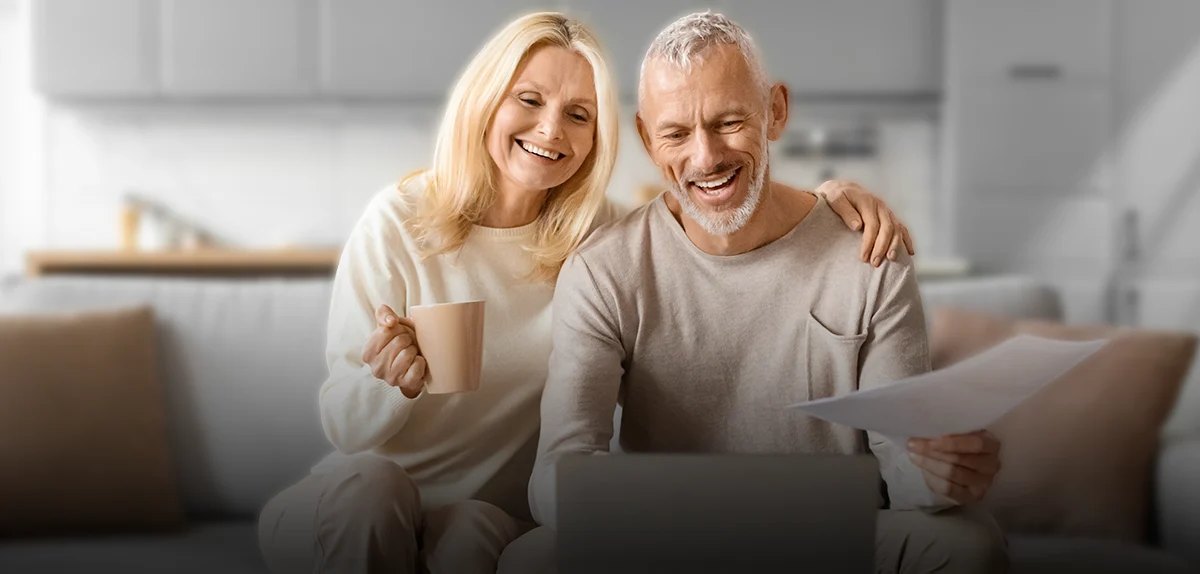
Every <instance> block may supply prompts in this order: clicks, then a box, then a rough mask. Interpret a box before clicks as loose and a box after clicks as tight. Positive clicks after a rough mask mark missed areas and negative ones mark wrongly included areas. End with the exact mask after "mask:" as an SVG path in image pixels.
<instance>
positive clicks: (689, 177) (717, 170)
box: [683, 162, 742, 183]
mask: <svg viewBox="0 0 1200 574" xmlns="http://www.w3.org/2000/svg"><path fill="white" fill-rule="evenodd" d="M737 167H742V162H722V163H719V164H717V167H714V168H712V169H711V170H709V171H699V170H693V171H688V172H685V173H684V174H683V181H684V183H690V182H693V181H697V180H700V181H703V180H706V179H713V178H714V177H716V176H718V175H721V174H723V173H727V172H729V170H732V169H734V168H737Z"/></svg>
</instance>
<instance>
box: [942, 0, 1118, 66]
mask: <svg viewBox="0 0 1200 574" xmlns="http://www.w3.org/2000/svg"><path fill="white" fill-rule="evenodd" d="M946 22H947V25H948V32H947V42H946V45H947V48H948V50H947V53H946V56H947V60H946V61H947V67H948V73H949V74H953V75H957V74H963V75H964V76H966V77H969V78H976V79H980V80H998V79H1015V80H1044V79H1064V80H1079V81H1091V82H1102V81H1104V80H1105V79H1106V78H1108V77H1109V75H1110V67H1111V60H1112V58H1111V56H1110V49H1111V41H1110V38H1111V36H1112V5H1111V3H1110V2H1109V1H1107V0H1004V1H1002V2H996V1H994V0H953V1H951V2H947V6H946Z"/></svg>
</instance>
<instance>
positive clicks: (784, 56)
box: [718, 0, 942, 96]
mask: <svg viewBox="0 0 1200 574" xmlns="http://www.w3.org/2000/svg"><path fill="white" fill-rule="evenodd" d="M721 1H722V4H721V5H719V6H718V8H719V9H720V10H722V11H723V12H724V13H725V14H726V15H727V16H729V17H730V18H732V19H733V20H734V21H735V22H737V23H739V24H741V25H742V26H743V27H744V28H746V30H747V31H748V32H749V33H750V35H751V36H752V37H753V38H754V40H755V42H756V43H757V44H758V47H759V50H760V51H762V53H763V57H764V58H765V59H766V63H767V71H768V73H770V74H771V75H773V76H775V78H776V79H778V80H782V81H783V82H785V83H787V85H788V87H789V89H790V91H791V93H792V94H794V95H799V96H806V95H816V96H821V95H843V94H929V93H936V92H937V91H938V90H940V88H941V73H942V72H941V63H942V57H941V54H942V52H941V50H942V2H940V1H938V0H889V1H887V2H878V1H876V0H838V1H836V2H830V1H827V0H796V1H792V2H778V1H776V0H721Z"/></svg>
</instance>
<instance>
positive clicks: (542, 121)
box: [537, 106, 563, 141]
mask: <svg viewBox="0 0 1200 574" xmlns="http://www.w3.org/2000/svg"><path fill="white" fill-rule="evenodd" d="M547 107H548V106H547ZM537 132H538V133H539V134H541V135H542V136H544V137H545V138H546V139H548V140H551V141H554V140H559V139H562V135H563V127H562V119H561V117H560V114H559V113H557V112H552V111H550V110H548V109H547V110H546V111H544V112H543V113H542V114H541V115H540V116H539V117H538V126H537Z"/></svg>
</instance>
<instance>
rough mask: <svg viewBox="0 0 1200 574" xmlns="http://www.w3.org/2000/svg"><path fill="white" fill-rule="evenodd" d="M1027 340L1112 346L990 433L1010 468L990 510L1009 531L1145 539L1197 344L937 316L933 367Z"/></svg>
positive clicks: (1149, 335) (965, 314)
mask: <svg viewBox="0 0 1200 574" xmlns="http://www.w3.org/2000/svg"><path fill="white" fill-rule="evenodd" d="M1021 333H1027V334H1031V335H1038V336H1042V337H1049V338H1052V339H1064V340H1092V339H1102V338H1107V339H1109V343H1108V344H1107V345H1106V346H1105V347H1104V348H1102V349H1101V350H1100V351H1098V352H1097V353H1096V354H1095V355H1093V356H1091V357H1089V358H1088V359H1087V360H1085V361H1084V362H1082V363H1080V364H1079V365H1078V366H1076V367H1075V368H1074V369H1072V370H1071V371H1069V372H1068V373H1066V374H1065V375H1063V376H1062V377H1060V378H1059V379H1057V380H1056V381H1054V382H1053V383H1051V384H1050V385H1048V386H1047V387H1046V388H1045V389H1043V390H1042V391H1040V392H1039V393H1038V394H1037V395H1035V396H1034V397H1032V398H1030V399H1029V400H1027V401H1026V402H1024V403H1022V404H1021V405H1019V406H1018V407H1017V408H1015V409H1013V410H1012V411H1011V412H1010V413H1008V414H1007V415H1005V416H1004V417H1003V418H1002V419H1001V420H999V421H997V423H996V424H995V425H993V427H992V428H991V430H992V432H994V433H995V434H996V435H997V436H998V437H999V438H1000V440H1001V444H1002V446H1001V453H1000V456H1001V462H1002V465H1003V468H1002V470H1001V471H1000V474H999V475H998V476H997V479H996V484H995V485H994V486H993V488H992V490H991V491H990V492H989V493H988V495H987V498H986V499H985V504H986V505H988V507H989V508H991V510H992V512H993V513H994V514H995V516H996V519H997V520H998V521H999V522H1000V524H1001V525H1002V526H1003V527H1004V528H1005V530H1007V531H1010V532H1012V531H1018V532H1053V533H1058V534H1071V535H1078V536H1096V537H1107V538H1115V539H1121V540H1126V541H1143V540H1145V539H1146V517H1147V516H1148V514H1147V511H1148V510H1149V508H1150V504H1149V496H1148V495H1149V492H1150V490H1151V485H1152V474H1153V468H1154V460H1155V456H1156V455H1157V452H1158V445H1159V432H1160V430H1161V428H1162V425H1163V421H1164V420H1165V419H1166V417H1167V414H1168V413H1169V412H1170V410H1171V407H1172V405H1173V403H1174V400H1175V397H1176V396H1177V394H1178V391H1179V386H1180V383H1181V382H1182V379H1183V377H1184V375H1185V374H1186V373H1187V370H1188V367H1189V365H1190V363H1191V360H1192V355H1193V353H1194V352H1195V347H1196V337H1195V336H1193V335H1189V334H1183V333H1165V332H1151V331H1142V330H1131V329H1116V328H1111V327H1102V326H1094V327H1092V326H1066V325H1062V324H1059V323H1052V322H1046V321H1011V320H1008V319H1003V318H999V317H993V316H990V315H983V314H979V313H974V312H969V311H962V310H956V309H950V308H940V309H937V310H935V311H934V317H933V329H932V331H931V332H930V355H931V359H932V363H933V367H934V368H935V369H936V368H942V367H945V366H947V365H949V364H952V363H955V362H957V361H960V360H962V359H964V358H966V357H968V356H971V355H974V354H976V353H978V352H980V351H982V350H984V349H987V348H989V347H992V346H994V345H996V344H997V343H999V342H1001V341H1003V340H1004V339H1007V338H1009V337H1011V336H1013V335H1016V334H1021Z"/></svg>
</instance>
